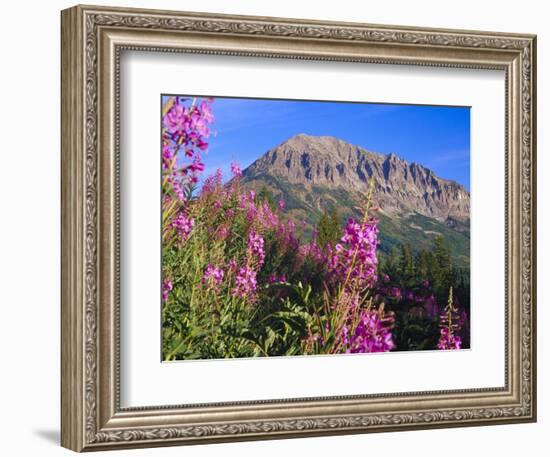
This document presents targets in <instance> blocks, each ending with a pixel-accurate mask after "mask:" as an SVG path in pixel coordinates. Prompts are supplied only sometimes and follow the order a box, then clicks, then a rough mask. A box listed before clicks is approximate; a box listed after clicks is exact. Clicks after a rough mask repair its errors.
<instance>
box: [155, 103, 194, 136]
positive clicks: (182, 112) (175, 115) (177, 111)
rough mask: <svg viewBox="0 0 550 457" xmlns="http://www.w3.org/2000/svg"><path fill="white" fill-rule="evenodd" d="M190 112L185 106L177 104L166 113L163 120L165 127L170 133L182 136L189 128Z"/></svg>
mask: <svg viewBox="0 0 550 457" xmlns="http://www.w3.org/2000/svg"><path fill="white" fill-rule="evenodd" d="M187 115H188V111H187V109H186V108H185V106H184V105H181V104H179V103H175V104H174V105H173V106H172V108H170V110H169V111H168V113H166V116H164V119H163V122H162V123H163V125H164V128H166V130H168V132H170V133H176V134H180V133H181V132H183V131H184V130H186V129H187V128H189V126H190V125H189V118H188V116H187Z"/></svg>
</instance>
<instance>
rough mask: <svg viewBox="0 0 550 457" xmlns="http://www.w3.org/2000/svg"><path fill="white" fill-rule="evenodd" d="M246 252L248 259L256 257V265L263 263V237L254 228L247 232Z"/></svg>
mask: <svg viewBox="0 0 550 457" xmlns="http://www.w3.org/2000/svg"><path fill="white" fill-rule="evenodd" d="M246 252H247V254H248V258H249V259H253V258H256V260H257V261H258V265H259V266H261V265H263V263H264V259H265V252H264V239H263V237H262V236H261V235H260V234H258V233H257V232H256V231H255V230H251V231H250V233H249V234H248V242H247V246H246Z"/></svg>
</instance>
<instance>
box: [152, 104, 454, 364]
mask: <svg viewBox="0 0 550 457" xmlns="http://www.w3.org/2000/svg"><path fill="white" fill-rule="evenodd" d="M214 103H215V102H214V100H211V99H191V98H185V97H168V98H167V99H165V101H164V106H163V119H162V150H161V160H162V241H163V249H162V259H163V262H162V268H163V278H164V279H163V282H162V302H163V307H162V318H163V330H162V331H163V358H164V359H165V360H176V359H192V358H226V357H254V356H271V355H294V354H343V353H365V352H385V351H390V350H392V349H395V348H396V344H395V339H394V334H393V332H394V322H395V318H394V313H393V312H387V311H385V309H386V307H387V305H386V306H385V304H386V303H391V304H394V303H397V302H399V301H400V300H409V299H410V300H412V301H413V302H414V300H415V299H417V298H419V297H418V296H417V295H414V296H412V295H411V294H410V293H409V291H405V290H401V289H399V290H395V291H393V290H391V287H390V286H389V285H388V284H386V283H387V282H388V281H389V279H388V278H387V277H386V276H383V277H382V279H380V278H379V277H378V258H377V245H378V222H377V220H376V219H375V218H374V217H373V215H372V214H373V212H374V211H373V208H372V207H371V201H372V194H373V189H374V187H373V182H372V181H371V182H370V185H369V190H368V194H367V196H366V198H365V202H364V204H363V207H362V209H361V217H360V218H359V219H357V220H356V219H353V218H350V219H349V220H348V221H347V223H346V224H345V227H344V229H343V232H342V234H341V237H340V240H339V242H338V243H335V245H331V244H330V243H329V244H327V245H326V246H323V247H320V246H318V243H317V242H316V232H315V231H314V232H313V235H312V237H311V239H310V240H309V241H308V242H304V241H302V240H303V225H304V224H298V227H297V224H296V223H294V222H293V220H292V219H289V218H288V217H287V215H286V214H284V209H285V206H286V205H285V201H284V200H283V199H282V198H279V197H277V199H276V200H274V203H273V202H272V203H271V204H270V203H269V202H268V201H267V200H262V199H261V198H260V197H259V196H258V194H257V193H256V192H255V191H254V190H253V189H251V188H250V187H247V186H246V183H245V182H244V180H243V179H244V178H243V173H242V171H241V168H240V166H239V165H238V164H235V163H233V164H231V167H230V170H231V176H232V177H231V180H230V181H229V182H227V183H224V182H223V177H222V172H221V170H218V171H217V172H216V173H214V174H213V175H211V176H208V177H206V178H204V177H203V176H202V173H203V172H204V164H203V162H202V156H203V155H204V154H207V152H208V138H209V136H210V134H211V130H212V126H213V123H214V112H213V109H212V108H213V105H214ZM199 183H200V184H201V185H200V188H199V187H198V185H199ZM426 287H427V286H426ZM426 293H427V292H426ZM426 297H429V295H425V296H423V297H421V298H422V299H425V298H426ZM428 302H429V300H428ZM428 304H429V303H428ZM419 306H420V307H421V308H422V309H424V308H423V303H420V304H419ZM423 312H424V313H425V314H426V315H428V313H430V312H431V313H436V314H439V313H438V312H437V311H436V310H435V307H434V306H432V307H431V309H430V310H429V311H426V310H425V311H423ZM434 319H437V315H436V316H434ZM443 328H444V327H442V338H443ZM445 328H449V327H448V326H447V327H445ZM451 329H452V330H453V331H454V330H455V328H454V327H452V326H451ZM447 340H448V341H451V340H449V339H448V338H447ZM447 340H446V341H447ZM453 341H455V340H453ZM454 346H455V347H456V346H457V345H456V344H454ZM458 347H460V345H458ZM445 349H447V347H445Z"/></svg>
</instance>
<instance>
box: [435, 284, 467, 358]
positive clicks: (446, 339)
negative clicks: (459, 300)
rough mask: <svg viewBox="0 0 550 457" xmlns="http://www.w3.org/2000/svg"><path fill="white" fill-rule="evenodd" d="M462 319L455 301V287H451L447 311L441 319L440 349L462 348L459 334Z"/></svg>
mask: <svg viewBox="0 0 550 457" xmlns="http://www.w3.org/2000/svg"><path fill="white" fill-rule="evenodd" d="M460 320H461V319H460V315H459V313H458V308H457V307H456V306H454V303H453V288H452V287H451V288H449V299H448V301H447V306H446V307H445V313H444V314H442V315H441V317H440V319H439V322H440V325H441V333H440V337H439V341H438V342H437V348H438V349H460V348H461V347H462V339H461V338H460V336H459V335H458V334H457V333H458V331H460V328H461V322H460Z"/></svg>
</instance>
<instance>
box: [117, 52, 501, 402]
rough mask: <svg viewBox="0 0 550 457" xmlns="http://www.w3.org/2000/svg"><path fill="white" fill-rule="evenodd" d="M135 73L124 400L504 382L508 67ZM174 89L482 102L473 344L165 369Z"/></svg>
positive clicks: (260, 65) (125, 99) (148, 60)
mask: <svg viewBox="0 0 550 457" xmlns="http://www.w3.org/2000/svg"><path fill="white" fill-rule="evenodd" d="M282 63H284V65H282ZM121 66H122V68H121V87H122V94H121V170H123V172H122V190H121V209H122V213H121V221H122V228H121V232H122V237H121V254H122V256H121V274H122V276H121V305H122V306H121V308H122V309H121V314H120V316H121V404H122V406H147V405H170V404H184V403H207V402H222V401H246V400H262V399H264V400H265V399H276V398H285V397H286V398H288V397H293V398H304V397H322V396H336V395H356V394H374V393H387V392H406V391H431V390H445V389H469V388H483V387H501V386H504V368H503V367H504V252H503V248H502V247H503V246H504V192H503V191H502V190H503V189H504V125H505V124H504V119H505V115H504V99H505V97H504V95H505V89H504V72H502V71H486V70H477V71H476V70H468V69H450V68H426V67H424V68H419V67H411V66H396V65H377V64H370V65H367V64H356V63H348V64H344V63H340V62H312V61H307V62H300V61H284V60H283V61H281V60H278V59H277V60H273V59H261V60H260V61H258V59H254V58H238V59H236V58H235V57H220V56H204V55H203V56H197V55H181V54H166V53H165V54H163V55H159V54H152V53H143V52H137V53H131V54H129V55H126V56H124V55H123V57H122V60H121ZM219 75H223V78H220V77H219ZM335 82H338V83H337V84H335ZM327 87H330V88H331V89H330V91H329V93H327V90H326V88H327ZM160 93H190V94H204V93H209V94H211V95H232V96H235V95H239V96H243V95H246V96H249V97H271V98H277V97H289V98H295V99H299V98H303V99H313V100H315V99H320V98H326V97H327V96H330V98H331V99H332V100H346V101H373V102H394V103H396V102H399V103H420V104H425V105H428V104H440V105H451V106H452V105H455V106H456V105H463V106H471V107H472V108H471V171H472V173H471V182H472V184H471V188H472V204H471V216H472V223H471V233H472V243H471V245H472V246H471V247H472V253H473V255H472V259H471V267H472V271H471V273H472V319H471V322H472V328H471V330H472V332H471V335H472V349H471V350H464V351H450V352H442V351H430V352H414V353H410V352H401V353H391V354H358V355H338V356H322V357H321V356H320V357H276V358H255V359H240V360H239V359H237V360H215V361H207V363H205V362H203V361H184V362H175V363H162V364H161V363H159V352H160V351H159V329H160V327H161V322H160V313H159V308H158V306H154V305H155V304H158V303H159V297H160V295H161V294H160V282H161V281H160V264H161V258H160V249H159V233H160V220H159V218H158V217H154V216H155V215H159V214H160V211H161V210H160V186H159V176H158V164H159V157H158V154H156V153H155V151H157V150H158V144H159V126H158V121H159V110H160V107H159V94H160ZM215 113H216V104H215V103H214V115H215ZM362 146H364V147H367V148H368V144H364V145H362ZM488 170H490V171H491V173H487V171H488ZM480 188H483V192H479V191H478V189H480ZM402 373H407V376H401V375H400V374H402ZM289 374H291V375H289ZM219 379H223V380H224V382H223V383H219ZM158 386H162V389H159V388H158Z"/></svg>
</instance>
